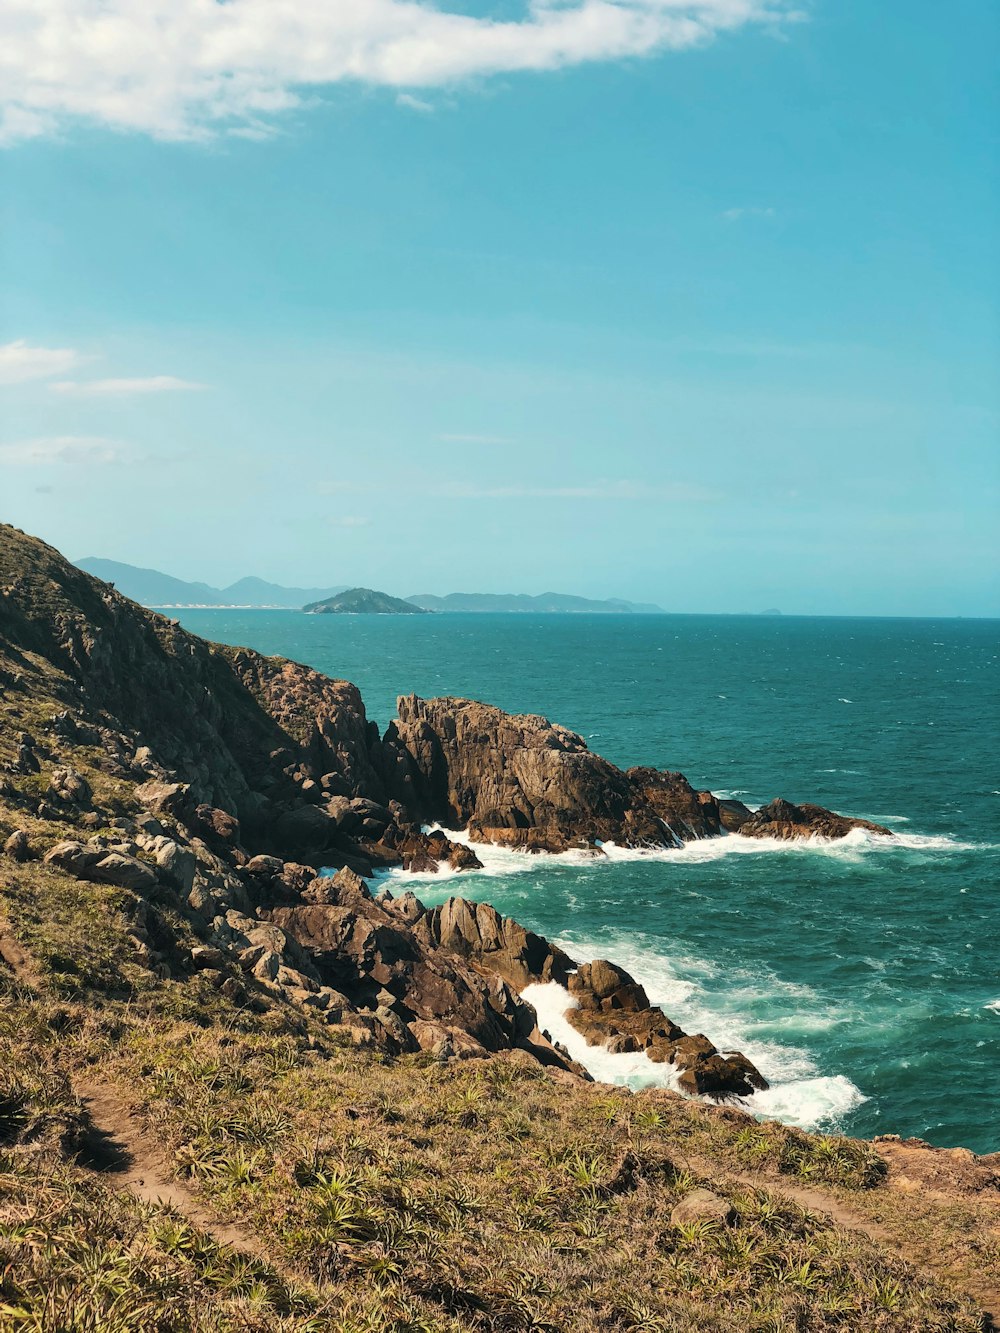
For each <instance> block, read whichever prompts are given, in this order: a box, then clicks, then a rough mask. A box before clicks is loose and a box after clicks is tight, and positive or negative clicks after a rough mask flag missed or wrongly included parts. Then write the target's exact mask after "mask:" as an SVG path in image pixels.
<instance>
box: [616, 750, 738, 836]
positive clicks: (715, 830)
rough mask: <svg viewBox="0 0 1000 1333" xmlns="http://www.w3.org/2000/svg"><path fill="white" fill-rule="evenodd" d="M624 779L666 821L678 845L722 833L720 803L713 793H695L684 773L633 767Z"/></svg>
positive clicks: (638, 796) (657, 815)
mask: <svg viewBox="0 0 1000 1333" xmlns="http://www.w3.org/2000/svg"><path fill="white" fill-rule="evenodd" d="M625 776H626V777H627V778H628V780H629V782H630V784H631V786H632V790H633V791H634V792H635V794H636V796H637V798H639V799H641V800H642V801H644V802H645V804H646V805H647V806H648V807H649V808H650V809H651V810H652V811H653V813H654V814H655V815H656V817H657V818H658V819H660V820H662V821H663V823H664V824H665V825H666V827H667V831H668V832H669V833H670V834H671V835H672V836H673V837H674V839H675V840H676V841H677V842H691V841H694V840H696V839H698V838H716V837H718V836H719V834H720V833H721V832H722V827H723V826H722V822H721V817H720V810H719V802H718V800H717V799H716V798H715V797H714V796H713V795H712V793H711V792H710V791H695V789H694V788H693V787H692V786H691V784H690V782H688V780H687V778H686V777H685V776H684V774H683V773H669V772H660V771H659V770H658V769H655V768H630V769H629V770H628V772H627V773H626V775H625Z"/></svg>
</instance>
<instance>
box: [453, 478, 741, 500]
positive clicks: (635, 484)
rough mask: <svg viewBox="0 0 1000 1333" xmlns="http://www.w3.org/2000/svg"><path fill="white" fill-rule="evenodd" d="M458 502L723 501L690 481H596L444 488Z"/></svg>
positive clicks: (458, 484) (473, 484) (465, 484)
mask: <svg viewBox="0 0 1000 1333" xmlns="http://www.w3.org/2000/svg"><path fill="white" fill-rule="evenodd" d="M442 490H443V493H444V494H445V495H447V496H448V497H449V498H451V499H455V500H596V501H600V502H602V503H608V502H611V501H621V500H627V501H643V500H673V501H684V502H686V503H691V504H705V503H709V502H711V501H713V500H718V499H720V498H721V497H720V493H719V492H718V491H712V490H709V489H708V488H707V487H705V486H698V485H693V484H690V483H688V482H682V481H678V482H667V483H665V484H656V483H655V482H651V483H646V482H641V481H627V480H621V481H596V482H593V483H589V484H584V485H572V486H525V485H516V486H492V485H482V484H480V483H477V482H453V483H450V484H449V485H446V486H444V487H443V488H442Z"/></svg>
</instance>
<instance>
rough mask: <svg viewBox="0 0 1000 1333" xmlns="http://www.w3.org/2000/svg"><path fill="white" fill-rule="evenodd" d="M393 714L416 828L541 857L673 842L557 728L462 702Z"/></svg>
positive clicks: (612, 776) (596, 759) (616, 775)
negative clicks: (440, 827) (434, 827)
mask: <svg viewBox="0 0 1000 1333" xmlns="http://www.w3.org/2000/svg"><path fill="white" fill-rule="evenodd" d="M397 706H398V710H399V719H398V721H397V722H395V723H394V724H393V725H392V726H391V727H390V728H389V731H388V732H387V733H386V739H385V743H386V746H387V748H390V749H391V748H393V747H396V748H397V749H398V750H399V751H400V752H402V753H403V754H404V755H405V758H406V759H407V760H408V761H409V764H408V773H407V777H408V783H407V786H406V789H405V792H404V793H401V794H400V795H399V799H400V800H403V799H406V798H408V799H409V801H410V808H411V810H413V811H414V812H416V814H417V815H418V816H419V818H421V819H423V820H425V821H439V822H441V823H443V824H445V825H446V826H447V827H453V828H454V827H458V828H468V830H469V833H470V834H471V836H472V838H473V840H474V841H483V842H497V843H501V844H505V845H511V846H524V847H529V848H533V849H538V850H545V851H564V850H566V849H567V848H569V847H572V846H576V845H581V844H583V845H586V844H591V845H593V844H594V843H595V842H598V841H614V842H620V843H624V844H626V845H628V846H642V845H649V846H666V845H669V843H671V842H672V841H673V839H672V838H671V836H670V835H669V834H668V833H667V832H666V830H665V829H664V827H663V825H662V823H661V821H660V820H659V819H658V818H657V816H656V814H655V812H654V811H653V810H652V809H650V807H649V806H648V805H646V804H645V803H644V802H642V801H641V800H640V799H637V796H636V793H635V791H634V789H633V787H632V785H631V783H630V782H629V779H628V777H627V776H626V775H625V774H624V773H623V772H622V771H621V770H620V769H618V768H615V766H614V765H613V764H610V763H608V761H607V760H606V759H602V758H601V757H600V756H599V755H595V754H591V752H590V751H589V750H588V749H587V744H586V742H585V741H584V740H583V738H582V737H581V736H578V735H577V734H576V733H575V732H572V731H569V730H567V729H566V728H565V727H560V726H557V725H555V724H553V723H551V722H549V721H547V719H545V718H543V717H535V716H533V715H523V716H514V715H512V714H510V713H504V712H503V711H502V710H501V709H499V708H493V707H491V706H489V705H487V704H480V703H475V702H473V701H472V700H468V699H451V698H445V699H430V700H425V699H419V698H417V696H416V695H408V696H406V697H404V698H401V699H400V700H399V701H398V705H397ZM403 766H404V765H400V767H403Z"/></svg>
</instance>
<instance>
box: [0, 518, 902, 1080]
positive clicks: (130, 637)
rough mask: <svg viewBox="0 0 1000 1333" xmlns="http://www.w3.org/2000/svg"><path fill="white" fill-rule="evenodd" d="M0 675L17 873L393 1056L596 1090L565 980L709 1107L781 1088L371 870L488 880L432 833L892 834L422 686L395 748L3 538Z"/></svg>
mask: <svg viewBox="0 0 1000 1333" xmlns="http://www.w3.org/2000/svg"><path fill="white" fill-rule="evenodd" d="M0 673H2V685H3V688H4V690H5V692H6V694H7V696H8V698H9V699H11V700H14V701H23V707H18V706H16V707H15V709H14V712H15V714H17V715H18V716H20V717H21V718H22V719H23V724H24V725H23V729H19V730H18V732H17V734H16V735H10V736H6V737H5V738H4V740H5V746H4V753H3V756H2V765H3V776H2V777H0V797H2V800H3V802H4V807H5V815H4V824H5V826H6V827H5V831H4V837H5V851H6V854H7V856H8V857H11V858H13V859H14V860H15V861H20V862H23V861H25V860H28V859H31V858H40V859H42V860H43V862H44V864H45V865H47V866H49V867H52V868H54V869H57V870H59V871H61V872H63V873H64V874H65V875H66V876H68V877H70V878H76V879H83V880H90V881H95V882H99V883H108V884H114V885H118V886H120V887H122V888H123V889H126V890H128V891H130V892H131V893H132V894H133V895H135V906H134V911H135V926H134V931H133V938H134V944H135V950H136V954H137V956H138V957H140V958H141V959H143V960H145V962H146V963H147V964H148V965H149V966H150V967H152V968H158V969H161V970H164V971H166V972H171V973H174V974H177V975H180V976H183V975H190V974H193V973H195V972H199V973H207V974H209V976H210V978H211V980H212V981H213V983H214V984H216V985H217V986H218V987H219V988H220V989H225V990H226V991H227V993H228V994H230V995H231V996H233V997H237V998H239V999H241V1000H243V1001H245V1002H246V1003H248V1004H252V1003H254V1002H256V1001H255V996H257V997H259V996H260V995H265V996H266V995H268V994H270V995H277V996H280V997H281V998H282V999H283V1000H285V1001H287V1002H289V1003H292V1004H295V1005H298V1006H299V1007H301V1008H305V1009H308V1010H310V1011H311V1012H313V1013H314V1014H315V1013H320V1014H322V1015H324V1016H325V1021H328V1022H331V1023H339V1024H343V1025H345V1026H346V1027H347V1028H349V1029H350V1030H351V1031H352V1033H353V1034H354V1036H355V1040H357V1041H358V1042H361V1043H374V1044H377V1045H378V1046H380V1047H381V1048H383V1049H385V1050H386V1051H387V1052H389V1053H401V1052H406V1051H413V1050H425V1051H430V1052H433V1053H435V1054H437V1055H439V1056H442V1057H447V1056H455V1057H458V1058H461V1057H468V1056H482V1055H486V1054H488V1053H491V1052H496V1051H500V1050H510V1049H521V1050H523V1051H525V1052H527V1053H528V1054H529V1055H531V1056H532V1057H533V1058H535V1059H537V1060H539V1061H540V1062H542V1063H543V1064H547V1065H549V1066H551V1067H554V1068H558V1069H561V1070H562V1071H563V1072H564V1073H566V1074H567V1075H572V1076H578V1077H581V1076H582V1077H586V1071H585V1070H583V1069H582V1068H581V1067H580V1066H578V1065H575V1064H574V1062H573V1061H572V1060H570V1059H569V1057H568V1055H567V1054H566V1052H564V1051H561V1050H559V1049H558V1048H557V1047H556V1046H554V1045H553V1043H552V1042H551V1041H549V1040H548V1039H547V1038H546V1036H545V1035H544V1034H543V1033H542V1032H540V1031H539V1030H538V1027H537V1022H536V1019H535V1015H534V1012H533V1010H531V1008H530V1006H528V1005H526V1004H525V1003H524V1002H523V1001H522V1000H521V999H520V991H521V990H523V989H524V987H525V986H527V985H530V984H533V983H535V982H539V981H557V982H559V984H561V985H563V986H565V987H566V988H567V993H568V997H572V1001H573V1002H575V1007H572V1008H570V1009H569V1010H568V1013H567V1017H568V1018H569V1021H570V1022H572V1024H573V1025H574V1026H575V1027H576V1028H577V1030H578V1031H580V1032H581V1034H582V1035H583V1036H584V1037H585V1038H586V1040H587V1041H588V1043H590V1044H593V1045H603V1046H607V1047H608V1048H609V1049H611V1050H620V1051H645V1052H646V1054H647V1056H648V1057H649V1059H650V1060H651V1061H653V1062H657V1063H665V1064H669V1065H671V1066H673V1067H674V1069H675V1070H676V1073H677V1083H678V1086H679V1087H680V1088H682V1089H683V1090H685V1091H687V1092H689V1093H691V1094H698V1095H705V1096H710V1097H716V1098H732V1097H745V1096H752V1093H753V1091H754V1090H755V1089H759V1088H763V1087H766V1082H765V1080H764V1078H763V1076H762V1075H761V1074H760V1072H759V1071H758V1070H756V1069H755V1068H754V1066H753V1065H752V1064H751V1063H750V1061H748V1060H747V1059H746V1058H745V1057H744V1056H742V1055H740V1054H739V1053H737V1052H725V1053H721V1052H719V1051H718V1050H717V1049H716V1047H715V1046H714V1045H713V1044H712V1042H711V1040H710V1038H709V1037H707V1036H705V1035H703V1034H687V1033H684V1032H683V1031H682V1030H681V1029H680V1028H678V1027H677V1026H676V1024H674V1023H673V1022H672V1021H671V1020H670V1019H669V1017H668V1016H666V1015H664V1014H663V1013H662V1011H661V1010H659V1009H658V1008H655V1007H653V1006H651V1005H650V1003H649V1001H648V997H647V996H646V994H645V992H644V991H643V989H642V987H641V986H639V985H638V984H637V983H636V982H635V981H634V979H633V978H632V977H630V976H629V975H628V974H627V973H625V972H624V971H623V970H622V969H620V968H618V967H617V966H616V965H615V964H614V962H613V961H607V960H594V961H592V962H585V963H583V964H578V963H577V962H575V961H574V960H572V959H570V958H568V957H567V956H566V955H565V954H563V953H562V952H561V951H560V950H558V949H555V948H553V947H552V946H551V945H549V944H548V942H547V941H545V940H543V939H541V937H539V936H536V935H533V934H532V933H531V932H530V931H527V930H525V929H524V928H523V927H521V926H520V925H518V924H517V923H516V922H513V921H511V920H509V919H505V918H501V917H500V916H499V915H498V914H497V913H496V912H495V911H494V910H493V909H492V908H491V907H489V906H487V905H486V904H482V903H479V904H476V903H472V902H469V901H468V900H467V899H465V898H464V897H457V898H453V899H450V900H449V901H448V902H447V903H445V904H444V905H443V906H441V907H436V908H433V909H431V910H427V909H425V908H424V907H423V906H422V904H421V903H420V902H419V901H418V900H417V899H416V898H415V897H414V896H413V895H412V894H409V893H405V894H403V895H401V896H400V897H394V896H393V895H392V894H391V893H389V892H387V891H383V892H382V893H380V894H378V895H377V896H373V895H372V893H371V891H370V889H369V887H368V885H367V884H366V882H365V880H366V878H370V877H371V876H372V875H373V874H374V872H375V871H377V870H381V869H386V868H393V867H395V868H401V869H404V870H413V871H422V872H424V873H427V872H432V871H434V870H436V869H437V868H438V867H439V866H440V865H442V864H447V865H449V866H450V867H451V868H452V869H454V870H459V871H466V870H475V869H477V868H479V866H480V862H479V859H478V857H477V856H476V853H475V850H474V846H469V845H466V844H465V843H464V842H463V843H457V842H454V841H452V840H450V839H449V838H448V837H447V835H446V834H444V833H442V832H440V831H439V830H437V831H435V830H434V829H433V828H432V827H430V826H432V825H435V824H443V825H445V826H446V827H449V828H462V829H464V830H466V831H467V833H468V836H469V839H470V841H471V842H473V843H476V842H482V843H492V844H496V845H499V846H505V847H514V848H519V849H526V850H530V851H539V852H562V851H566V850H568V849H572V848H579V849H582V850H585V851H587V852H589V853H591V854H593V855H595V856H600V855H601V854H602V850H601V849H602V845H603V844H605V843H615V844H618V845H621V846H626V847H630V848H647V849H655V850H664V849H670V848H677V847H680V846H682V845H683V844H684V843H685V842H688V841H691V840H694V839H700V838H714V837H724V836H727V835H728V834H731V833H734V832H738V833H739V834H740V835H741V836H744V837H761V838H764V837H776V838H800V837H810V836H821V837H842V836H845V835H846V834H847V833H849V832H851V831H852V830H853V829H857V828H861V829H864V830H865V831H867V832H869V833H872V834H874V835H878V836H884V837H891V836H892V834H891V833H890V831H889V830H888V829H885V828H882V827H880V826H878V825H876V824H872V823H870V822H868V821H864V820H859V819H851V818H845V817H843V816H840V815H837V814H835V813H833V812H831V811H828V810H825V809H823V808H821V807H818V806H813V805H808V804H805V805H793V804H791V803H790V802H788V801H784V800H777V801H774V802H772V803H771V804H770V805H768V806H766V807H764V808H763V809H761V810H759V811H756V812H754V811H751V810H749V809H748V808H747V807H746V806H743V805H741V804H740V803H739V802H735V801H728V800H720V799H719V798H718V797H716V796H715V795H713V794H712V793H711V792H708V791H696V790H695V789H694V788H693V787H692V786H691V784H690V783H689V782H688V781H687V779H686V778H685V777H684V776H683V774H680V773H677V772H672V771H666V770H663V771H661V770H655V769H652V768H633V769H629V770H627V771H623V770H621V769H618V768H617V767H615V766H614V765H613V764H611V763H609V762H608V761H607V760H605V759H603V758H601V757H600V756H599V755H596V754H593V753H592V752H591V751H590V750H589V749H588V748H587V745H586V742H585V741H584V740H583V738H582V737H580V736H578V735H576V734H575V733H574V732H571V731H569V730H567V729H566V728H564V727H561V726H559V725H557V724H555V723H551V722H549V721H548V720H547V719H545V718H542V717H536V716H513V715H510V714H507V713H504V712H502V711H501V710H500V709H498V708H494V707H492V706H490V705H487V704H482V703H478V702H474V701H470V700H464V699H455V698H441V699H432V700H424V699H420V698H418V697H417V696H415V695H409V696H404V697H402V698H400V700H399V703H398V717H397V719H396V721H394V722H393V723H392V724H391V725H390V726H389V727H388V729H387V730H386V732H385V734H384V735H382V734H380V733H379V730H378V728H377V727H376V726H375V725H374V724H373V723H371V722H370V721H369V720H368V718H367V715H366V713H365V708H364V703H363V701H362V699H361V696H360V694H359V692H358V690H357V689H356V687H355V686H353V685H351V684H350V683H348V682H346V681H335V680H330V679H328V678H326V677H324V676H322V675H320V674H319V673H318V672H316V671H313V670H312V669H310V668H308V667H306V666H302V665H300V664H297V663H294V662H290V661H286V660H284V659H281V658H268V657H263V656H262V655H260V654H258V653H255V652H252V651H250V650H247V649H230V648H225V647H222V646H219V645H213V644H209V643H206V642H204V641H203V640H200V639H198V638H197V637H196V636H194V635H191V634H189V633H187V632H186V631H184V630H183V629H181V628H180V627H179V626H178V625H177V623H176V622H174V621H170V620H168V619H166V618H164V617H162V616H159V615H157V614H155V613H153V612H151V611H149V610H146V609H145V608H142V607H140V606H138V605H136V604H135V603H132V602H130V601H128V599H126V598H124V597H122V596H121V595H120V594H119V593H117V592H116V591H115V590H114V589H113V588H112V587H111V585H109V584H103V583H101V582H100V581H99V580H97V579H95V578H92V577H91V576H89V575H87V574H85V573H83V572H81V571H80V570H79V569H76V568H75V567H73V566H72V565H70V564H69V563H68V562H67V561H65V560H64V559H63V558H62V557H61V556H60V555H59V554H58V552H56V551H54V550H53V549H52V548H51V547H48V546H46V545H45V544H44V543H42V542H39V541H37V540H36V539H34V538H31V537H27V536H25V535H24V534H23V533H20V532H19V531H17V530H16V529H12V528H9V527H3V528H0ZM29 724H30V729H29ZM323 870H329V871H330V872H336V873H330V874H324V873H321V871H323ZM165 907H169V908H170V909H172V910H179V911H181V912H182V913H183V914H184V916H185V919H186V920H187V921H188V922H189V923H190V924H191V926H192V927H193V929H194V931H195V933H196V935H197V936H198V938H199V940H200V941H201V942H200V943H199V944H198V945H197V946H196V947H195V948H193V949H187V950H184V949H181V948H179V946H177V945H176V942H173V943H172V942H171V931H170V928H169V927H168V925H167V924H166V919H167V914H166V912H165V910H164V909H165ZM567 1003H568V1004H569V1003H570V999H569V998H568V1001H567Z"/></svg>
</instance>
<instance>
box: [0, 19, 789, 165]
mask: <svg viewBox="0 0 1000 1333" xmlns="http://www.w3.org/2000/svg"><path fill="white" fill-rule="evenodd" d="M447 2H448V0H436V3H431V0H424V2H423V3H418V2H417V0H227V3H218V2H217V0H143V2H142V3H136V0H6V3H5V4H4V5H3V7H2V12H0V86H2V87H3V90H4V91H3V95H2V107H3V120H2V130H0V133H2V135H3V136H4V137H5V138H6V139H7V140H8V141H15V140H18V139H28V138H33V137H37V136H39V135H42V134H46V133H53V132H57V131H58V130H60V129H61V128H62V127H63V126H65V125H66V124H67V123H68V122H71V121H73V120H75V119H83V120H87V121H91V122H96V123H99V124H102V125H106V126H110V127H113V128H115V129H120V130H131V131H140V132H143V133H148V134H152V135H155V136H157V137H161V138H168V139H193V138H204V137H206V136H208V135H211V134H213V133H217V132H219V131H223V132H233V131H236V130H238V131H240V132H243V133H246V132H247V131H248V130H249V131H250V132H251V133H255V134H260V133H265V132H266V129H267V126H268V124H269V121H270V119H271V118H272V117H273V116H275V115H277V114H279V113H281V112H285V111H288V110H290V109H293V108H295V107H298V106H301V105H303V104H304V100H305V99H306V97H307V96H313V95H315V92H316V90H317V89H322V88H323V87H324V86H328V85H331V84H336V83H355V84H360V83H363V84H369V85H378V86H384V87H390V88H396V89H401V90H407V89H409V90H414V89H424V88H440V87H443V86H448V85H454V84H456V83H458V82H460V81H462V80H467V79H475V78H485V77H489V76H490V75H495V74H510V73H515V72H517V71H544V70H554V69H559V68H563V67H566V66H572V65H580V64H583V63H586V62H589V61H598V60H620V59H623V58H626V57H630V56H649V55H653V54H655V53H657V52H660V51H666V50H683V49H686V48H689V47H693V46H698V45H701V44H703V43H705V42H707V41H710V40H711V39H712V38H713V37H715V36H717V35H718V34H720V33H723V32H727V31H732V30H735V29H738V28H741V27H745V26H746V25H748V24H763V23H775V22H780V21H783V20H784V21H787V20H788V19H791V18H795V17H798V15H797V14H796V13H795V12H794V11H793V10H791V9H790V7H789V6H790V0H523V3H524V8H523V12H522V13H521V15H520V16H519V17H515V18H512V19H508V20H497V19H491V18H485V17H476V16H473V15H470V14H463V13H455V12H452V11H449V10H448V9H447V8H445V7H443V6H444V5H445V4H447Z"/></svg>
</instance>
